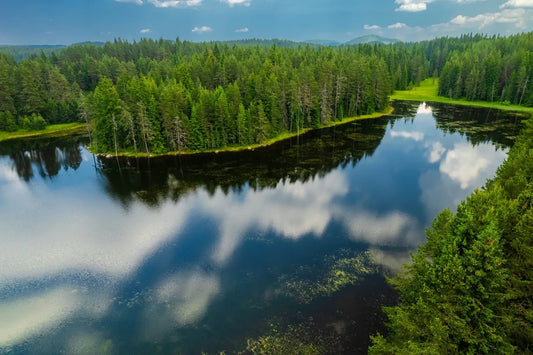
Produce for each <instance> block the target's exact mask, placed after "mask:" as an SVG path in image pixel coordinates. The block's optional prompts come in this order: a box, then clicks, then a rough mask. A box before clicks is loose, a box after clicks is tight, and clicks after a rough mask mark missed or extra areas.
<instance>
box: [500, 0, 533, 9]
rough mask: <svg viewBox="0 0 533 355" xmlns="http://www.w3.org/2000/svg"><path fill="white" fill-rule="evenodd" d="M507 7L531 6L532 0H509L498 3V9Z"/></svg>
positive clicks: (532, 4) (532, 5)
mask: <svg viewBox="0 0 533 355" xmlns="http://www.w3.org/2000/svg"><path fill="white" fill-rule="evenodd" d="M507 7H511V8H516V7H533V0H509V1H507V2H506V3H504V4H502V5H500V9H505V8H507Z"/></svg>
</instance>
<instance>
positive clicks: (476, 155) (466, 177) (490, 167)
mask: <svg viewBox="0 0 533 355" xmlns="http://www.w3.org/2000/svg"><path fill="white" fill-rule="evenodd" d="M504 158H505V152H504V151H501V150H500V151H497V152H494V147H493V146H492V145H491V144H487V143H484V144H479V145H478V146H477V147H472V145H471V144H470V143H457V144H455V145H454V148H453V149H452V150H449V151H448V152H447V153H446V157H445V158H444V160H443V161H442V162H441V165H440V172H441V173H444V174H446V175H448V176H449V177H450V178H451V179H452V180H453V181H455V182H458V183H459V184H460V186H461V188H462V189H467V188H471V187H474V186H481V185H483V183H484V182H485V181H484V180H485V178H484V177H485V175H486V174H484V173H485V172H487V171H495V170H496V168H497V166H498V165H499V164H500V163H501V161H502V160H503V159H504Z"/></svg>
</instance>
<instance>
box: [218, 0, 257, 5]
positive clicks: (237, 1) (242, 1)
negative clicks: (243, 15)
mask: <svg viewBox="0 0 533 355" xmlns="http://www.w3.org/2000/svg"><path fill="white" fill-rule="evenodd" d="M220 1H222V2H223V3H226V4H228V5H229V6H232V7H233V6H235V5H243V6H250V3H251V2H252V0H220Z"/></svg>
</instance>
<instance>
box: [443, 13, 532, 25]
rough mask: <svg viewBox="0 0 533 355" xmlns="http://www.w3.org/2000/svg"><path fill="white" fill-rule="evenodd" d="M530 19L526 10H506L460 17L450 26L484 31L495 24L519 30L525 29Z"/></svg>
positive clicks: (455, 18)
mask: <svg viewBox="0 0 533 355" xmlns="http://www.w3.org/2000/svg"><path fill="white" fill-rule="evenodd" d="M528 19H529V15H528V14H527V13H526V10H524V9H506V10H503V11H500V12H491V13H484V14H479V15H477V16H463V15H458V16H456V17H454V18H453V19H452V20H451V21H450V24H451V25H455V26H462V27H474V28H477V29H483V28H486V27H488V26H491V25H494V24H514V26H515V27H517V28H525V27H526V24H527V22H528Z"/></svg>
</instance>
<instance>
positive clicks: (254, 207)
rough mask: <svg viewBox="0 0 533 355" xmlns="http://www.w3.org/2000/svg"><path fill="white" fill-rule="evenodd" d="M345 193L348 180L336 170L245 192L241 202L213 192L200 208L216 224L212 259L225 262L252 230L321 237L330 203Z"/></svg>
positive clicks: (235, 196) (288, 235) (294, 237)
mask: <svg viewBox="0 0 533 355" xmlns="http://www.w3.org/2000/svg"><path fill="white" fill-rule="evenodd" d="M347 192H348V181H347V179H346V177H345V175H343V174H342V173H340V172H337V171H333V172H332V173H330V174H328V175H327V176H326V177H324V178H316V179H314V180H313V181H308V182H306V183H303V182H300V181H298V182H295V183H289V182H279V183H278V184H277V186H276V187H275V188H273V189H263V190H260V191H249V192H248V193H247V194H246V197H245V198H244V199H242V198H241V197H239V196H238V195H233V194H232V195H228V196H226V195H224V194H223V193H222V191H217V192H216V193H215V195H214V196H213V197H211V198H210V199H209V200H208V203H207V204H206V205H205V206H204V207H203V209H202V211H203V212H204V213H206V214H207V215H210V216H213V217H215V218H216V219H217V221H219V225H220V227H219V228H220V238H219V240H218V243H217V245H216V246H215V247H214V249H213V255H212V258H213V259H214V260H215V262H217V263H219V264H223V263H225V262H226V261H227V260H229V258H230V257H231V256H232V255H233V252H234V251H235V250H236V249H237V248H238V246H239V245H240V244H241V242H242V241H243V239H244V238H245V233H246V231H248V230H250V229H252V228H257V229H259V230H263V231H266V230H272V231H274V232H276V233H277V234H280V235H281V236H283V237H285V238H290V239H295V240H296V239H298V238H300V237H302V236H304V235H306V234H314V235H321V234H322V233H323V231H324V230H325V228H326V227H327V225H328V223H329V222H330V220H331V218H332V211H331V210H330V209H329V208H328V206H329V205H330V204H331V201H332V200H333V199H334V198H335V197H337V196H343V195H345V194H346V193H347Z"/></svg>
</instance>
